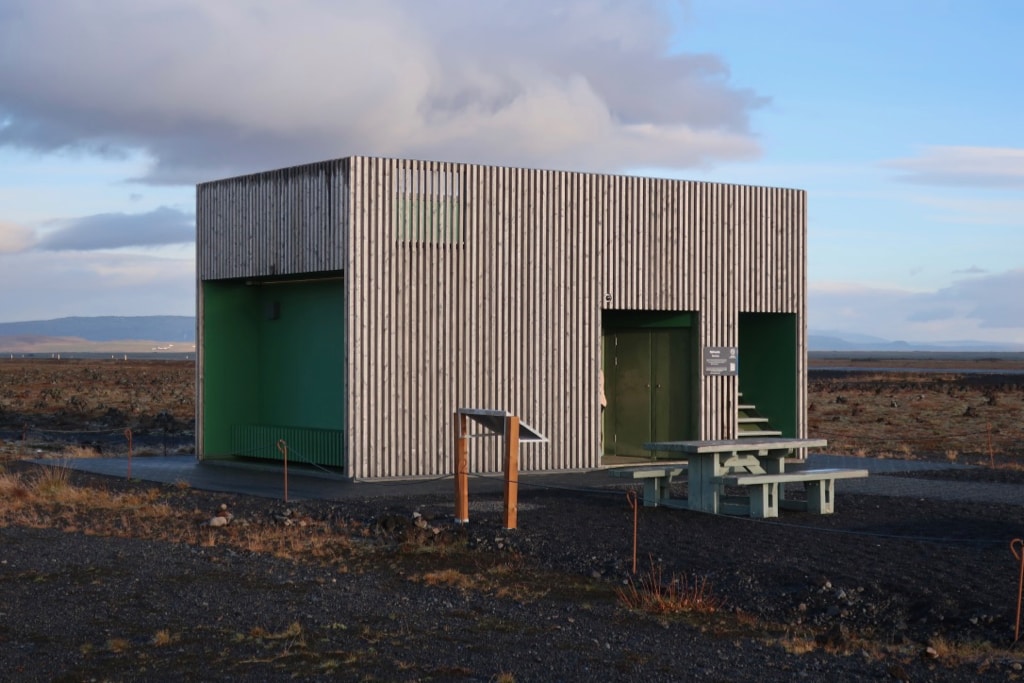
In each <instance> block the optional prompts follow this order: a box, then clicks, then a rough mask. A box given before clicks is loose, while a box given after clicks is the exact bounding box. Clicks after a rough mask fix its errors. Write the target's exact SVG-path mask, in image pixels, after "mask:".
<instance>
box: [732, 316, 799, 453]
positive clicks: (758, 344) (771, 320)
mask: <svg viewBox="0 0 1024 683" xmlns="http://www.w3.org/2000/svg"><path fill="white" fill-rule="evenodd" d="M798 324H799V322H798V320H797V316H796V314H793V313H740V316H739V382H740V391H741V392H742V393H743V403H752V404H754V405H756V406H757V412H758V413H759V414H760V415H762V416H763V417H767V418H768V421H769V424H770V427H771V428H772V429H776V430H779V431H781V432H782V435H783V436H787V437H795V436H798V435H797V433H796V426H797V388H798V387H797V382H798V380H799V378H798V377H797V338H798V334H797V329H798Z"/></svg>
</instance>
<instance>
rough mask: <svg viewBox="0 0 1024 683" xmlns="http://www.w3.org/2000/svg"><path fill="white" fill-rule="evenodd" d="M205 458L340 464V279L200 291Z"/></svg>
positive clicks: (231, 284)
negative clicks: (281, 444)
mask: <svg viewBox="0 0 1024 683" xmlns="http://www.w3.org/2000/svg"><path fill="white" fill-rule="evenodd" d="M202 296H203V324H204V334H203V344H204V359H203V372H204V382H203V446H204V453H206V455H207V457H217V456H224V455H243V456H250V457H258V458H271V459H278V458H280V457H281V453H280V451H279V450H278V448H277V442H278V440H280V439H284V440H285V443H286V444H287V445H288V447H289V459H292V460H297V461H307V462H317V463H321V464H326V465H334V466H342V465H343V463H344V461H343V457H344V454H343V452H342V451H343V447H344V446H343V444H344V428H345V377H344V368H345V315H344V313H345V311H344V288H343V283H342V280H341V278H340V277H334V278H318V279H309V280H301V281H287V280H285V281H273V282H271V281H259V280H256V281H252V280H248V281H223V282H222V281H217V282H204V283H203V284H202Z"/></svg>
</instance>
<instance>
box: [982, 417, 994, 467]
mask: <svg viewBox="0 0 1024 683" xmlns="http://www.w3.org/2000/svg"><path fill="white" fill-rule="evenodd" d="M986 427H987V428H986V430H985V431H986V432H988V466H989V468H991V469H995V468H996V456H995V453H993V451H992V423H991V422H989V423H988V424H987V425H986Z"/></svg>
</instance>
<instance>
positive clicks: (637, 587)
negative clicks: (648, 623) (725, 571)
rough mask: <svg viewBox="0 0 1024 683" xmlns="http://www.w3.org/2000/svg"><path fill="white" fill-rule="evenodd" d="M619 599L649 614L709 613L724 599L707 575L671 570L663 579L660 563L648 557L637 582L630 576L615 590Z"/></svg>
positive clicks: (630, 606)
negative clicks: (693, 575) (647, 566)
mask: <svg viewBox="0 0 1024 683" xmlns="http://www.w3.org/2000/svg"><path fill="white" fill-rule="evenodd" d="M615 593H616V595H617V596H618V598H619V602H621V603H622V604H623V605H625V606H626V607H627V608H628V609H631V610H635V611H641V612H647V613H649V614H657V615H670V614H684V613H697V614H712V613H714V612H717V611H718V610H719V609H720V608H721V607H722V604H723V600H722V599H721V598H719V597H717V596H715V595H714V594H713V593H712V591H711V586H710V585H709V584H708V582H707V580H706V579H703V578H699V579H692V580H691V579H689V578H687V577H686V576H685V575H678V574H673V575H672V578H671V579H670V580H669V581H668V582H666V581H664V577H663V571H662V568H661V566H659V565H656V564H655V563H654V561H653V560H651V566H650V569H648V570H647V573H646V574H642V575H641V576H640V580H639V583H637V582H636V581H633V580H632V579H631V580H630V581H629V583H628V584H627V585H626V587H625V588H619V589H616V591H615Z"/></svg>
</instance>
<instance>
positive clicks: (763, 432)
mask: <svg viewBox="0 0 1024 683" xmlns="http://www.w3.org/2000/svg"><path fill="white" fill-rule="evenodd" d="M736 436H737V437H739V438H740V439H746V438H747V437H755V436H782V432H779V431H775V430H774V429H752V430H750V431H744V430H742V429H741V430H740V431H738V432H737V433H736Z"/></svg>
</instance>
